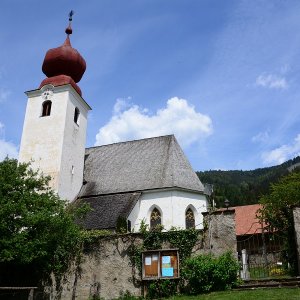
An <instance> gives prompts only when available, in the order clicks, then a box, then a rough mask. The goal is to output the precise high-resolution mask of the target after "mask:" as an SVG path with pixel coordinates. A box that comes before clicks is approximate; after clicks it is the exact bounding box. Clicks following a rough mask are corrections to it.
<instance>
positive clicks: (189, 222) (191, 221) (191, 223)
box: [185, 208, 195, 229]
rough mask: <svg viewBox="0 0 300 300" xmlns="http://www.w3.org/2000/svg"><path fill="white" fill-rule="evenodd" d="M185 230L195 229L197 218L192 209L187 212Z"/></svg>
mask: <svg viewBox="0 0 300 300" xmlns="http://www.w3.org/2000/svg"><path fill="white" fill-rule="evenodd" d="M185 228H186V229H190V228H195V216H194V213H193V211H192V209H191V208H188V209H187V210H186V212H185Z"/></svg>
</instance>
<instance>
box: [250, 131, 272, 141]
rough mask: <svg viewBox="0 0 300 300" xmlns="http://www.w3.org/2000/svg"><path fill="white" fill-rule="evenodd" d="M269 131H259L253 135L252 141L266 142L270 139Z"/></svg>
mask: <svg viewBox="0 0 300 300" xmlns="http://www.w3.org/2000/svg"><path fill="white" fill-rule="evenodd" d="M269 137H270V136H269V132H268V131H263V132H259V133H258V134H257V135H255V136H253V137H252V138H251V141H252V142H253V143H265V142H266V141H267V140H268V139H269Z"/></svg>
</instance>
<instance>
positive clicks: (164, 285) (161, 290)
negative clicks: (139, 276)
mask: <svg viewBox="0 0 300 300" xmlns="http://www.w3.org/2000/svg"><path fill="white" fill-rule="evenodd" d="M176 292H177V281H174V280H168V279H162V280H156V281H154V282H152V283H150V284H149V286H148V294H147V298H150V299H160V298H161V297H170V296H173V295H175V294H176Z"/></svg>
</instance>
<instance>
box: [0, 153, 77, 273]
mask: <svg viewBox="0 0 300 300" xmlns="http://www.w3.org/2000/svg"><path fill="white" fill-rule="evenodd" d="M49 180H50V178H49V177H44V176H42V175H41V174H40V173H39V172H37V171H33V170H32V169H31V168H30V165H29V164H22V163H21V164H18V162H17V161H16V160H13V159H5V160H4V161H2V162H0V263H2V264H5V265H7V264H9V263H11V264H14V265H16V264H17V265H34V266H37V267H38V268H39V269H40V270H43V271H44V272H51V271H54V272H58V273H59V272H63V271H65V270H66V268H67V264H68V261H69V258H71V256H74V253H75V252H76V249H78V247H79V245H80V243H79V241H80V228H79V227H78V226H77V225H76V224H75V222H74V219H75V217H76V214H77V213H78V212H79V210H78V209H72V208H70V207H68V206H67V203H66V202H65V201H62V200H60V199H59V198H58V196H57V195H56V194H55V193H54V192H53V191H52V190H51V189H50V188H49V186H48V182H49Z"/></svg>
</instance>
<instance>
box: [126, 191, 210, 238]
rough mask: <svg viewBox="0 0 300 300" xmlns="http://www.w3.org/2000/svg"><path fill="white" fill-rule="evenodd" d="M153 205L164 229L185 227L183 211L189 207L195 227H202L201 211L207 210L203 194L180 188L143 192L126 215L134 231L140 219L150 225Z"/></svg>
mask: <svg viewBox="0 0 300 300" xmlns="http://www.w3.org/2000/svg"><path fill="white" fill-rule="evenodd" d="M154 207H156V208H157V209H158V210H159V211H160V212H161V218H162V225H163V226H164V229H165V230H170V229H171V227H172V226H175V227H178V228H181V229H185V212H186V210H187V209H188V208H189V207H190V208H191V209H192V210H193V212H194V216H195V224H196V228H197V229H202V228H203V217H202V212H205V211H207V200H206V196H205V195H203V194H200V193H194V192H189V191H184V190H180V189H170V190H161V191H151V192H150V191H149V192H143V194H142V195H141V197H140V199H139V201H138V202H137V203H136V205H135V207H134V208H133V210H132V211H131V213H130V215H129V217H128V220H130V221H131V226H132V229H133V230H134V231H135V232H137V231H139V228H140V224H141V221H142V220H145V222H146V224H148V225H149V226H150V215H151V212H152V210H153V209H154Z"/></svg>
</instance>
